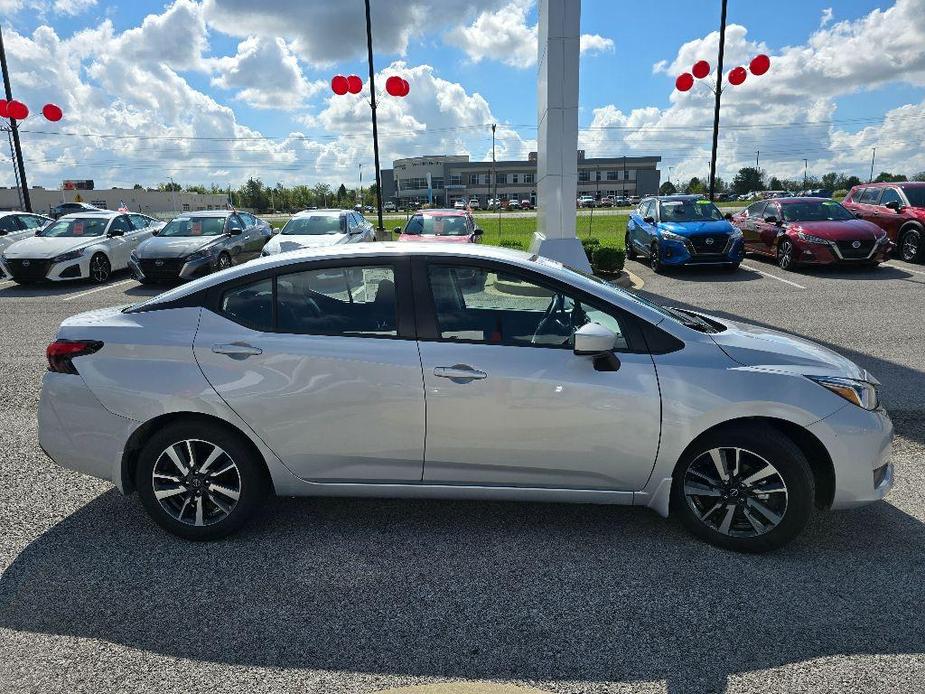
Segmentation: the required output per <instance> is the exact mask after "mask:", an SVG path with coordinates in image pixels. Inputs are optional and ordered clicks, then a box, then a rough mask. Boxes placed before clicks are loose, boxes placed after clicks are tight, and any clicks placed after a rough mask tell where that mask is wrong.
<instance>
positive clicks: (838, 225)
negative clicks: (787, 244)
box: [787, 219, 883, 241]
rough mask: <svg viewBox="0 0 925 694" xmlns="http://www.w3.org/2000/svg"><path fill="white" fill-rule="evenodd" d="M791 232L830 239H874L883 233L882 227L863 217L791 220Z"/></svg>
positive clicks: (789, 227) (789, 228)
mask: <svg viewBox="0 0 925 694" xmlns="http://www.w3.org/2000/svg"><path fill="white" fill-rule="evenodd" d="M787 230H788V231H791V232H797V233H798V232H801V231H802V232H805V233H807V234H812V235H813V236H818V237H820V238H823V239H828V240H829V241H872V240H874V239H876V238H877V237H879V236H882V235H883V231H881V229H880V227H878V226H877V225H876V224H874V223H873V222H867V221H865V220H863V219H846V220H842V221H838V222H836V221H825V222H791V223H790V224H789V225H788V226H787Z"/></svg>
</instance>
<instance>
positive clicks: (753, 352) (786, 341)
mask: <svg viewBox="0 0 925 694" xmlns="http://www.w3.org/2000/svg"><path fill="white" fill-rule="evenodd" d="M699 315H702V316H704V317H705V318H708V319H709V320H711V321H714V322H718V323H720V324H722V325H724V326H726V330H723V331H722V332H718V333H712V334H710V337H711V338H712V339H713V341H714V342H715V343H716V344H717V346H719V348H720V349H721V350H723V352H725V353H726V354H727V355H728V356H729V357H730V358H731V359H732V360H733V361H736V362H738V363H739V364H742V365H743V366H754V367H763V368H768V369H776V370H780V371H790V372H795V373H801V374H807V375H816V376H843V377H846V378H854V379H857V380H861V381H870V382H871V383H877V380H876V379H875V378H874V377H873V376H871V375H870V373H868V372H867V370H866V369H862V368H861V367H860V366H858V365H857V364H855V363H854V362H853V361H851V360H850V359H846V358H845V357H843V356H842V355H840V354H838V353H837V352H834V351H832V350H831V349H829V348H828V347H823V346H822V345H820V344H817V343H815V342H812V341H810V340H804V339H803V338H800V337H795V336H793V335H788V334H787V333H782V332H778V331H777V330H771V329H769V328H763V327H761V326H757V325H746V324H745V323H737V322H734V321H729V320H726V319H724V318H718V317H716V316H710V315H708V314H699Z"/></svg>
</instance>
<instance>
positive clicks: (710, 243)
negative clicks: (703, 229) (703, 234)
mask: <svg viewBox="0 0 925 694" xmlns="http://www.w3.org/2000/svg"><path fill="white" fill-rule="evenodd" d="M706 244H707V245H708V246H712V245H713V239H711V238H708V239H707V240H706Z"/></svg>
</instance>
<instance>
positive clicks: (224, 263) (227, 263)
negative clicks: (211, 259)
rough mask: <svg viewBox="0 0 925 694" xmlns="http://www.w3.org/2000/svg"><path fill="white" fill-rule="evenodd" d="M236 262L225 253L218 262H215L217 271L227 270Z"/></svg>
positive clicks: (220, 255)
mask: <svg viewBox="0 0 925 694" xmlns="http://www.w3.org/2000/svg"><path fill="white" fill-rule="evenodd" d="M232 265H234V262H232V260H231V256H230V255H228V254H227V253H225V252H222V253H220V254H219V256H218V260H217V261H216V262H215V271H216V272H219V271H220V270H227V269H228V268H230V267H231V266H232Z"/></svg>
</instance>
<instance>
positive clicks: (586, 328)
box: [574, 323, 617, 357]
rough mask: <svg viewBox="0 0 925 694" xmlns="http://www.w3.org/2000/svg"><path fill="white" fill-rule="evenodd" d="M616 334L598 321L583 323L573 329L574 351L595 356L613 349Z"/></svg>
mask: <svg viewBox="0 0 925 694" xmlns="http://www.w3.org/2000/svg"><path fill="white" fill-rule="evenodd" d="M616 342H617V336H616V335H614V333H613V332H611V331H610V330H608V329H607V328H605V327H604V326H603V325H601V324H600V323H585V324H584V325H583V326H581V327H580V328H578V330H576V331H575V348H574V352H575V354H577V355H578V356H584V357H596V356H598V355H600V354H606V353H607V352H610V351H612V350H613V348H614V345H615V344H616Z"/></svg>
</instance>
